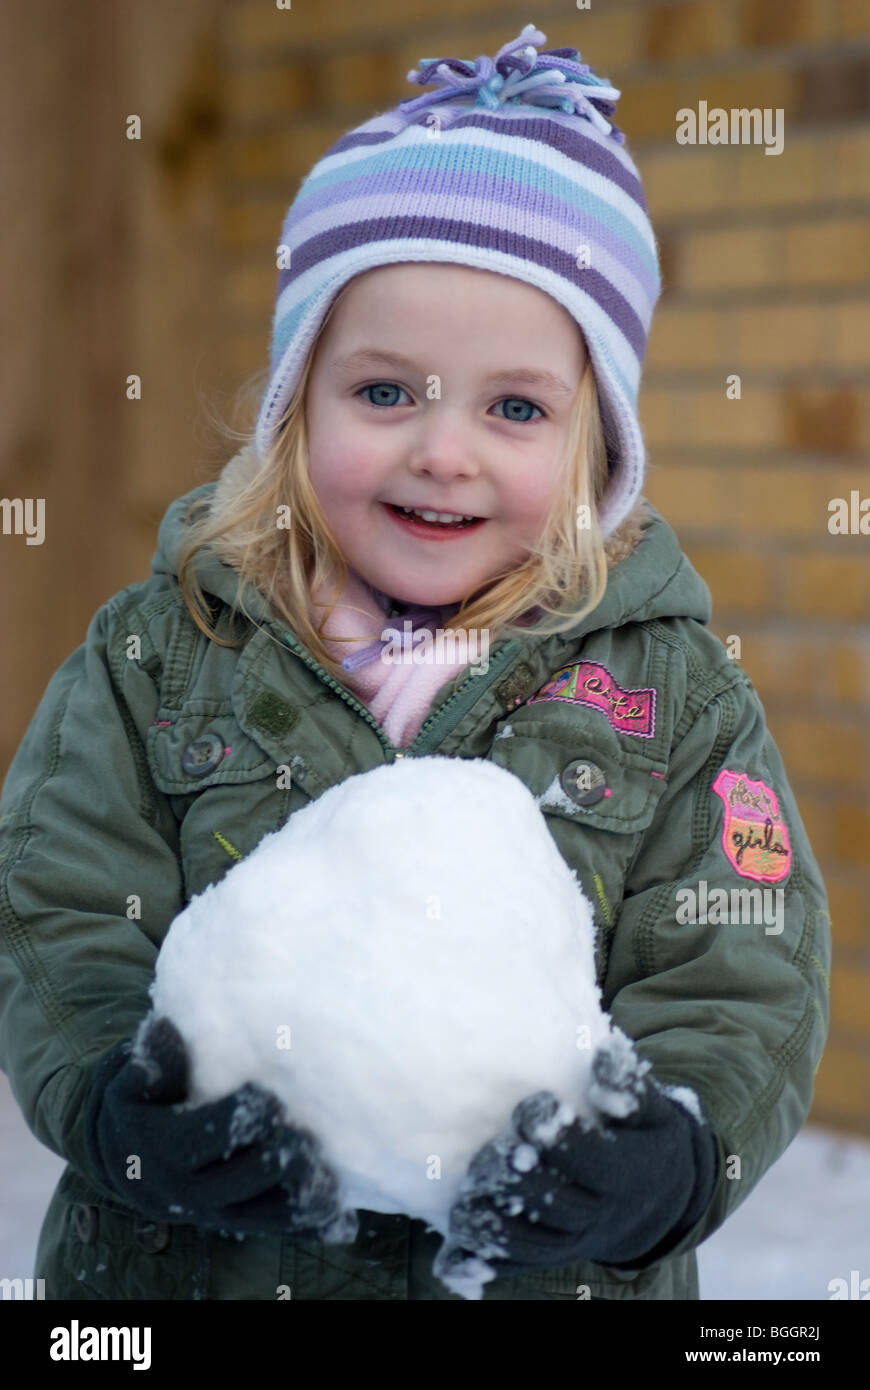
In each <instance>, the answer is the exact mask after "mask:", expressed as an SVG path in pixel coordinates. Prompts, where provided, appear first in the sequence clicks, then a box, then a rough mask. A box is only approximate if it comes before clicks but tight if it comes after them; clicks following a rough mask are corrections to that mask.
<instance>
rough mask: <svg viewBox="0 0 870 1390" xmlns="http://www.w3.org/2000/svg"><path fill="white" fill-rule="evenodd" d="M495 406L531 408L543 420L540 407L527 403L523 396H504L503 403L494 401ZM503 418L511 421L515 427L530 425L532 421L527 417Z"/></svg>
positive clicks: (530, 402)
mask: <svg viewBox="0 0 870 1390" xmlns="http://www.w3.org/2000/svg"><path fill="white" fill-rule="evenodd" d="M496 405H519V406H531V407H532V410H536V411H537V412H538V415H540V417H541V419H543V417H544V412H543V410H542V409H541V407H540V406H539V405H535V404H534V402H533V401H527V400H526V399H525V398H524V397H523V396H505V398H504V400H503V401H496ZM504 418H505V419H506V420H510V421H512V423H513V424H515V425H530V424H531V423H532V421H531V420H530V419H529V417H528V416H527V415H524V416H522V417H519V416H516V415H505V417H504ZM533 418H535V417H533Z"/></svg>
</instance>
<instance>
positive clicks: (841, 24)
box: [836, 0, 870, 38]
mask: <svg viewBox="0 0 870 1390" xmlns="http://www.w3.org/2000/svg"><path fill="white" fill-rule="evenodd" d="M836 3H837V9H838V15H837V20H838V23H837V28H838V31H839V33H841V34H843V35H844V36H845V37H847V38H860V37H862V36H864V35H866V34H870V5H868V4H867V0H836Z"/></svg>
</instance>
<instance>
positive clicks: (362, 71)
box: [323, 51, 423, 120]
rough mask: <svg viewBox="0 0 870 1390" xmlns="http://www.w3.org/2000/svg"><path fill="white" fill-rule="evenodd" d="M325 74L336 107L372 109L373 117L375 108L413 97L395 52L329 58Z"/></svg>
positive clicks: (385, 106) (350, 54)
mask: <svg viewBox="0 0 870 1390" xmlns="http://www.w3.org/2000/svg"><path fill="white" fill-rule="evenodd" d="M323 75H324V81H325V83H326V90H327V91H328V92H329V93H330V95H331V100H332V104H333V105H337V106H340V105H343V106H350V105H358V106H371V107H372V112H371V114H372V115H374V114H375V109H380V110H383V109H386V108H387V107H389V106H393V105H394V104H395V103H396V102H397V101H401V100H403V99H404V97H405V96H406V95H408V96H410V95H412V93H411V92H406V88H407V87H408V85H409V84H408V83H407V82H406V81H405V74H404V73H403V72H400V71H399V70H398V68H397V67H396V61H395V55H394V54H392V53H385V52H383V51H380V52H378V51H375V52H371V51H366V52H363V53H338V54H335V55H330V56H325V57H324V59H323ZM422 90H423V89H422V87H421V88H420V91H421V92H422ZM361 119H362V120H365V119H366V117H365V116H363V117H361Z"/></svg>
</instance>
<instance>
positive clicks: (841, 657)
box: [831, 638, 870, 923]
mask: <svg viewBox="0 0 870 1390" xmlns="http://www.w3.org/2000/svg"><path fill="white" fill-rule="evenodd" d="M831 673H832V677H833V679H834V681H835V689H836V692H837V697H838V699H840V700H852V701H855V703H858V702H862V703H863V704H865V705H870V645H868V644H867V643H866V640H865V643H864V645H859V643H858V639H857V638H856V639H855V643H854V645H852V646H848V645H847V644H846V643H839V644H838V645H837V646H836V647H835V648H834V655H833V661H832V665H831ZM867 921H868V923H870V914H868V917H867Z"/></svg>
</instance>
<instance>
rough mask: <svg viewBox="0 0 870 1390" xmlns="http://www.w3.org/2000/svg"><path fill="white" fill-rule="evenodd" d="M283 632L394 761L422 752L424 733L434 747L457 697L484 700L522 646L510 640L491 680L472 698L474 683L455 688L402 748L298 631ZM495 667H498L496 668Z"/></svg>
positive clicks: (491, 672) (469, 704) (468, 702)
mask: <svg viewBox="0 0 870 1390" xmlns="http://www.w3.org/2000/svg"><path fill="white" fill-rule="evenodd" d="M282 632H283V634H284V637H285V638H286V639H287V641H288V643H289V645H290V647H291V649H292V650H293V651H294V652H295V653H296V654H297V656H299V657H300V658H301V659H302V661H304V662H305V665H306V666H308V667H309V668H310V669H311V670H312V671H316V673H317V675H318V676H319V677H320V679H321V680H322V681H323V682H324V684H325V685H327V686H328V687H329V689H330V690H333V691H335V693H336V695H340V696H341V698H342V700H344V701H345V703H346V704H348V705H350V706H351V708H352V709H354V710H356V712H357V714H359V715H360V716H361V718H363V719H364V720H365V721H366V723H367V724H370V725H371V727H372V728H373V729H374V731H375V733H376V734H377V736H378V738H379V739H380V741H381V743H382V744H383V745H384V747H385V748H386V750H387V752H388V753H389V755H390V756H391V758H392V759H393V760H395V759H396V758H404V757H413V756H414V753H415V751H416V752H420V751H422V750H420V749H417V748H416V745H417V744H418V743H419V742H420V740H421V738H422V737H423V734H424V733H425V732H426V731H427V730H428V743H429V746H430V747H431V744H432V741H433V740H432V732H433V730H434V729H435V728H436V727H437V724H438V721H439V720H440V719H441V716H442V715H443V714H444V713H445V711H446V710H447V709H448V708H449V707H450V706H451V705H453V704H454V703H455V702H456V701H457V700H459V699H463V698H464V699H465V702H466V705H467V707H468V708H469V709H470V708H471V706H472V705H473V704H475V703H476V701H477V700H479V699H480V696H481V695H482V694H483V692H484V690H488V689H489V688H490V686H491V685H492V684H493V682H494V681H495V679H496V677H497V676H499V675H500V674H501V669H502V667H503V666H505V665H506V664H507V662H508V661H509V660H510V659H511V658H512V657H513V656H515V655H516V654H517V652H518V651H519V649H520V648H521V646H522V644H521V643H520V642H519V641H518V640H516V639H515V640H513V641H510V642H507V643H506V644H505V646H504V647H503V649H502V650H501V651H500V652H499V654H498V656H497V657H496V658H495V659H494V661H493V662H491V663H490V672H489V675H490V679H489V680H488V681H487V683H486V685H481V686H479V687H478V688H477V689H476V690H475V691H474V693H473V694H472V696H471V698H470V699H469V698H468V695H469V690H470V689H471V686H470V685H468V684H466V685H465V686H460V688H459V689H458V690H455V691H454V693H453V694H452V695H450V696H449V697H448V698H447V699H446V700H445V701H444V703H443V705H441V707H440V708H439V709H437V710H436V711H435V713H434V714H430V715H429V716H428V717H427V718H426V719H425V720H424V721H423V724H422V725H421V726H420V729H419V730H418V732H417V736H416V738H414V740H413V741H412V743H411V744H410V745H409V747H408V748H405V749H402V748H396V747H395V745H394V744H392V743H390V740H389V739H388V738H387V737H386V735H385V733H384V730H383V729H382V728H381V725H380V724H379V723H378V721H377V720H376V719H375V718H374V716H373V714H372V713H371V711H370V710H368V709H366V707H365V705H362V704H360V702H359V700H357V699H356V698H355V697H354V696H353V695H351V693H350V691H348V690H346V689H345V687H344V686H343V685H342V684H341V683H340V682H339V681H337V680H336V679H335V678H334V677H333V676H331V675H330V674H329V672H328V671H327V670H326V669H325V668H324V667H323V666H321V665H320V662H319V661H315V659H314V657H313V656H312V655H311V654H310V652H308V651H307V650H306V648H305V647H304V646H303V645H302V643H301V642H300V641H299V639H298V637H296V635H295V633H292V632H290V630H289V629H288V628H283V629H282ZM512 649H515V650H512ZM493 667H495V670H494V671H493ZM465 674H466V675H467V674H468V672H467V671H466V673H465ZM477 679H479V678H478V677H475V680H477ZM465 713H466V709H465V708H463V709H462V711H461V713H460V718H461V717H462V715H463V714H465ZM430 726H431V727H430Z"/></svg>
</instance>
